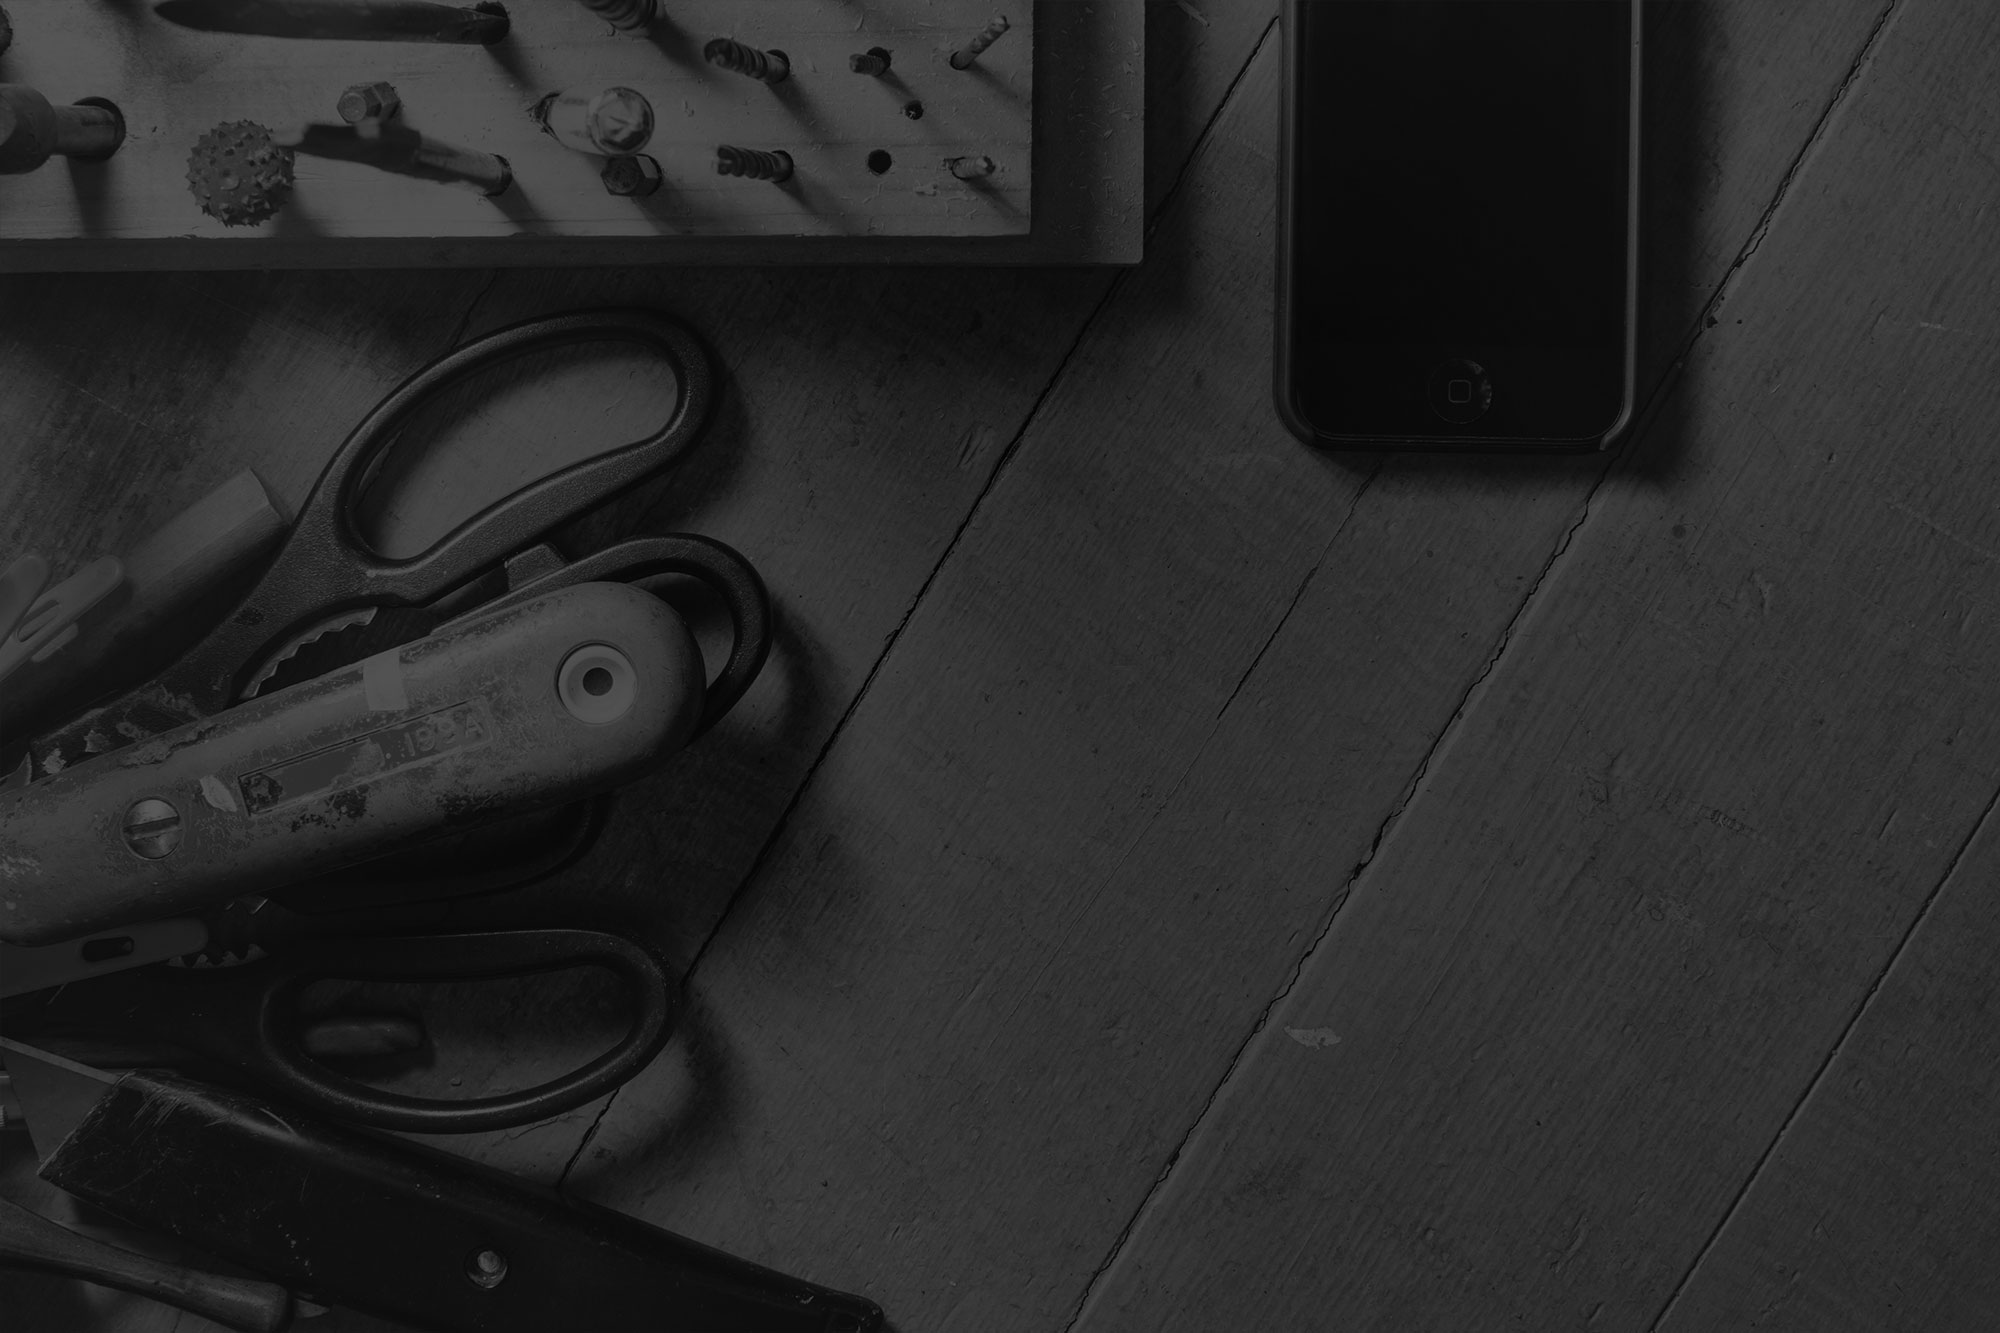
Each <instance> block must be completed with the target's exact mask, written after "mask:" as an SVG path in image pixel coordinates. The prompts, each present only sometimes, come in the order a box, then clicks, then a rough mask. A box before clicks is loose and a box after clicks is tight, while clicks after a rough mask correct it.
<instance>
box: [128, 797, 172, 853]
mask: <svg viewBox="0 0 2000 1333" xmlns="http://www.w3.org/2000/svg"><path fill="white" fill-rule="evenodd" d="M125 845H126V846H127V847H130V848H131V849H132V850H133V851H135V852H137V853H138V854H139V855H140V856H143V857H145V858H146V859H147V860H148V861H157V860H159V859H160V858H161V857H163V856H165V855H166V854H167V853H169V852H171V851H173V849H174V848H176V847H178V846H180V845H181V812H180V811H178V810H176V809H174V808H173V807H172V806H171V805H168V804H167V803H166V802H165V801H163V800H161V799H160V798H159V797H157V796H149V797H147V798H146V799H145V800H143V801H134V802H133V803H132V808H131V809H130V810H127V811H126V812H125Z"/></svg>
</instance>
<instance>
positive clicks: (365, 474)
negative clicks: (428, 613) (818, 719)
mask: <svg viewBox="0 0 2000 1333" xmlns="http://www.w3.org/2000/svg"><path fill="white" fill-rule="evenodd" d="M592 341H613V342H628V343H637V344H640V345H643V346H645V347H647V348H649V349H651V350H653V351H655V352H656V353H658V354H659V355H660V357H661V358H662V359H663V360H665V361H666V362H667V363H668V364H669V365H670V366H671V368H672V371H673V374H674V377H675V380H676V393H675V399H674V404H673V407H672V409H671V411H670V412H669V413H668V415H667V418H666V420H665V421H664V422H662V423H661V424H660V425H659V427H658V428H657V429H655V430H654V431H653V432H652V433H651V434H649V435H647V436H645V437H644V438H643V439H639V440H636V441H633V442H632V443H630V444H626V445H623V446H621V447H618V448H615V449H611V450H609V451H605V452H602V453H599V454H596V455H594V456H593V457H591V458H588V459H586V460H584V461H582V462H579V463H575V464H573V465H571V466H569V467H566V468H564V469H562V470H560V471H558V472H555V473H553V474H551V475H549V476H547V477H544V478H542V479H541V480H539V481H536V482H534V483H532V484H530V485H528V486H526V487H523V488H522V489H520V490H518V491H516V492H514V493H513V494H511V495H509V496H507V497H505V498H503V499H501V500H499V501H497V502H495V503H494V504H491V505H489V506H487V507H486V508H485V509H483V510H481V511H480V512H479V513H477V514H475V515H473V516H472V517H471V518H468V519H466V520H465V521H464V522H462V523H460V524H459V525H458V526H457V527H456V528H454V529H452V531H450V532H449V533H447V534H446V535H445V536H443V537H442V538H440V539H439V540H438V541H436V542H434V543H433V544H432V545H431V546H430V547H429V548H427V549H426V550H424V551H421V552H419V553H417V554H415V555H412V556H409V557H407V558H400V559H398V558H392V557H389V556H386V555H383V554H382V553H381V552H380V551H378V550H376V549H375V548H374V547H372V546H371V545H370V544H369V543H368V541H367V540H366V538H365V537H364V536H363V534H362V532H361V529H360V526H359V524H358V522H357V518H356V510H357V506H358V504H359V502H360V500H361V497H362V493H363V491H364V490H365V489H366V487H367V485H368V482H369V480H370V478H371V477H373V476H374V475H376V473H377V472H378V470H379V469H380V468H381V467H382V465H383V462H384V460H385V457H386V456H387V454H388V453H389V452H390V451H391V450H392V449H393V447H394V445H395V443H396V441H397V440H398V439H399V438H400V433H401V431H402V429H403V427H404V426H405V425H407V424H408V422H409V421H410V420H411V418H412V416H413V414H415V413H416V412H417V411H419V410H420V409H421V408H422V407H423V406H424V404H426V403H427V402H429V401H430V400H431V399H432V398H433V397H434V396H435V395H437V394H439V393H441V392H444V391H447V390H449V389H450V388H452V387H453V386H454V385H457V384H459V383H461V382H463V381H464V380H465V379H466V378H467V377H469V376H471V375H473V374H476V373H479V372H483V371H486V370H489V369H491V368H492V367H494V366H495V365H496V364H499V363H502V362H505V361H507V360H509V359H512V358H516V357H521V356H526V355H529V354H531V353H535V352H541V351H546V350H548V349H550V348H554V347H559V346H565V345H568V344H572V343H582V342H592ZM713 388H714V374H713V371H712V369H711V366H710V363H709V360H708V357H707V354H706V353H705V352H704V351H703V349H702V347H701V344H700V343H699V342H698V341H697V340H696V338H695V337H694V335H693V334H692V333H690V332H689V331H688V330H687V329H686V328H685V327H683V326H682V325H680V324H679V323H677V322H675V321H674V320H672V319H670V318H668V317H667V316H665V315H662V314H659V313H657V312H653V311H646V310H592V311H582V312H575V313H569V314H562V315H554V316H548V317H544V318H540V319H532V320H528V321H526V322H524V323H520V324H516V325H513V326H511V327H509V328H505V329H501V330H499V331H498V332H496V333H491V334H487V335H486V336H484V337H482V338H479V339H476V340H474V341H473V342H470V343H467V344H466V345H465V346H463V347H460V348H458V349H457V350H455V351H453V352H451V353H449V354H447V355H446V356H444V357H443V358H441V359H440V360H438V361H436V362H434V363H432V364H431V365H430V366H428V367H426V368H425V369H423V370H421V371H419V372H418V373H417V374H416V375H414V376H412V377H411V378H410V379H409V380H408V381H406V382H405V383H404V384H403V385H401V386H400V387H399V388H397V389H396V390H395V391H394V392H392V393H391V394H390V395H389V396H388V397H387V398H385V399H383V400H382V402H381V403H380V404H379V405H378V406H377V407H376V408H375V409H374V410H373V411H372V412H370V413H369V414H368V416H367V417H366V418H364V419H363V420H362V422H361V424H360V425H359V426H357V427H356V428H355V430H354V431H353V433H352V434H350V435H349V436H348V438H347V440H346V441H345V442H344V443H343V444H342V445H341V446H340V448H339V450H338V451H336V453H335V454H334V457H333V459H332V461H331V462H329V463H328V464H327V467H326V469H325V471H324V472H323V473H322V474H321V476H320V478H319V481H318V482H317V483H316V484H315V485H314V487H313V491H312V493H311V495H310V496H308V497H307V499H306V502H305V505H304V506H303V508H301V510H300V511H299V515H298V518H297V520H296V522H295V523H294V525H293V528H292V531H291V533H290V534H289V535H288V536H287V538H286V539H285V542H284V545H283V546H282V547H281V548H280V549H279V551H278V554H277V556H276V558H275V559H274V560H273V561H272V563H271V565H270V566H269V568H268V569H266V571H265V572H264V574H263V575H262V576H261V577H260V578H259V580H258V582H257V584H256V586H254V587H253V588H252V589H251V590H250V591H249V593H248V594H246V595H245V597H244V598H243V600H242V602H241V603H240V604H239V605H238V606H237V607H236V609H235V610H234V611H233V612H232V613H231V614H230V615H229V616H228V617H226V618H225V619H224V620H223V621H222V622H221V623H220V624H219V625H217V626H216V627H215V628H214V629H213V630H212V631H211V632H210V633H209V634H208V635H207V636H206V637H205V638H203V639H202V640H201V641H200V642H199V643H197V644H196V645H195V646H194V647H193V648H191V649H189V650H188V651H187V652H186V653H184V654H183V655H182V656H181V657H180V658H179V659H178V660H177V661H176V662H175V663H174V664H173V665H171V666H170V667H168V668H167V669H166V670H165V671H163V672H162V673H161V674H160V675H159V676H157V677H156V678H155V679H154V680H152V681H151V682H149V683H147V684H146V685H143V686H140V687H139V688H137V689H135V690H133V691H130V692H128V693H127V694H125V695H123V696H121V697H119V698H117V699H115V700H113V701H111V702H109V703H107V704H104V705H102V706H100V707H98V708H95V709H93V710H91V711H90V712H88V713H86V714H84V715H83V716H82V717H79V718H77V719H74V720H72V721H70V722H68V723H67V724H65V725H63V726H60V727H58V728H56V729H54V730H52V731H50V732H49V733H47V734H46V735H44V736H43V737H41V738H40V739H38V740H37V741H35V742H34V743H33V744H32V745H31V746H30V755H31V758H32V760H33V768H32V776H34V777H37V778H39V777H42V776H45V775H46V774H48V773H51V772H54V771H56V770H58V769H60V768H62V767H65V766H67V765H69V764H72V763H77V762H81V761H83V760H85V759H88V758H89V757H90V756H92V755H93V754H97V753H101V752H102V751H103V750H104V749H105V748H107V746H112V747H115V746H117V745H121V744H124V743H125V742H126V741H129V740H133V739H139V738H143V737H147V736H154V735H158V734H160V733H161V732H164V731H168V730H172V729H173V728H175V727H178V726H183V725H185V724H187V723H189V722H192V721H195V720H198V719H199V718H202V717H207V716H210V715H212V714H214V713H217V712H220V711H222V710H223V709H225V708H228V707H230V706H231V705H233V704H235V703H236V702H238V701H239V700H240V699H242V698H244V697H247V696H248V695H249V694H252V693H255V691H256V689H257V687H258V685H259V684H260V683H261V682H262V681H263V680H265V679H266V678H268V676H269V675H270V673H271V671H272V670H273V669H274V668H275V667H276V666H277V665H278V664H279V663H281V662H283V661H284V660H285V659H286V658H288V657H289V656H290V655H291V654H292V653H293V652H294V651H295V650H296V649H297V648H298V647H299V646H300V645H301V644H304V643H307V642H310V641H311V640H312V639H314V638H316V637H318V636H319V635H320V634H322V633H324V632H326V631H328V630H330V629H334V628H340V627H344V626H347V625H353V624H359V623H365V622H366V621H367V620H368V619H369V618H370V617H372V616H373V615H374V613H375V612H376V611H378V610H382V609H404V608H433V607H436V606H437V605H438V604H439V603H440V602H447V603H448V602H449V595H450V594H452V593H453V592H454V591H455V590H459V589H462V588H464V587H465V586H466V585H468V584H471V583H473V581H474V580H477V579H481V576H483V575H487V574H489V573H491V572H492V571H494V570H496V569H499V568H501V567H502V566H503V564H506V563H508V562H509V558H510V557H515V558H519V557H522V556H523V555H524V554H526V553H528V552H529V551H531V550H532V549H534V548H533V543H535V542H536V541H537V540H539V539H540V538H541V537H542V536H543V535H544V534H546V533H547V532H549V531H550V530H551V529H553V528H555V527H557V526H558V525H560V524H562V523H564V522H566V521H567V520H569V519H571V518H574V517H575V516H577V515H578V514H580V513H582V512H584V511H585V510H588V509H590V508H592V507H593V506H595V505H598V504H600V503H602V502H604V501H605V500H608V499H610V498H611V497H613V496H615V495H616V494H618V493H619V492H621V491H623V490H624V489H626V488H627V487H629V486H631V485H632V484H633V483H635V482H637V481H639V480H640V479H642V478H644V477H645V476H647V475H649V474H651V473H653V472H655V471H657V470H659V469H661V468H663V467H665V466H667V465H668V464H669V463H671V462H673V461H674V460H675V459H676V458H678V457H679V456H680V454H681V453H682V452H683V451H684V450H685V449H686V448H687V447H688V445H690V444H691V443H693V441H694V440H695V439H696V437H697V436H698V435H699V434H700V432H701V430H702V427H703V425H704V424H705V421H706V418H707V415H708V411H709V408H710V405H711V402H712V399H713ZM655 540H669V541H679V542H681V543H683V545H682V549H681V553H680V557H679V558H680V559H681V561H682V564H683V566H684V568H682V569H681V570H680V571H678V572H684V573H689V574H692V575H694V576H695V577H697V578H700V579H702V580H703V581H704V582H706V583H707V584H708V585H709V586H710V587H711V588H713V589H714V590H715V592H716V593H717V594H718V596H720V597H721V599H722V600H723V602H724V603H725V605H727V606H728V608H729V613H730V618H731V621H732V625H733V627H734V628H735V630H736V632H737V635H738V639H737V643H736V646H735V648H734V650H733V651H732V653H731V660H730V665H729V667H728V668H725V670H724V672H723V673H722V675H721V676H720V678H719V679H718V680H717V681H716V682H715V683H714V684H713V685H712V686H711V694H710V703H709V706H708V710H707V714H706V715H705V717H704V722H705V723H706V722H707V721H710V720H712V719H713V717H714V716H716V715H719V713H720V711H721V710H722V709H724V708H727V706H728V704H729V703H733V702H734V700H735V698H736V696H738V695H740V694H741V693H742V690H743V688H744V687H747V685H748V684H749V678H750V677H751V676H754V674H755V671H756V667H757V666H758V665H761V663H762V660H763V654H764V651H765V648H766V646H767V642H768V632H767V626H768V608H767V604H766V602H765V600H764V593H763V588H762V585H761V584H760V583H759V582H758V580H757V577H756V574H755V572H754V571H753V570H751V569H750V568H749V566H748V565H747V564H745V563H744V561H743V560H742V558H741V557H740V556H738V555H737V554H736V553H735V552H734V551H731V550H730V549H729V548H728V547H726V546H723V545H722V544H721V543H718V542H710V541H706V540H705V539H698V538H663V539H655ZM540 549H542V550H546V549H547V548H540ZM548 559H549V560H553V561H555V562H557V563H558V564H559V563H560V559H561V558H560V557H559V556H556V555H555V554H554V552H552V551H550V552H548ZM532 563H533V562H530V564H531V565H532ZM544 567H545V566H544ZM536 572H537V573H539V572H541V571H540V570H539V569H538V570H537V571H536ZM572 581H574V580H572ZM465 609H466V608H463V607H459V606H455V605H454V606H450V608H449V612H443V611H442V610H441V614H458V613H459V612H461V611H463V610H465ZM418 632H419V633H423V632H428V631H427V630H421V631H418Z"/></svg>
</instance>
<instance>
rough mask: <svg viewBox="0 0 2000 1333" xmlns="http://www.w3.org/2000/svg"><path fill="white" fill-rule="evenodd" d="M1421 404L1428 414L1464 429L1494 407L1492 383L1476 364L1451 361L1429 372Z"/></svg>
mask: <svg viewBox="0 0 2000 1333" xmlns="http://www.w3.org/2000/svg"><path fill="white" fill-rule="evenodd" d="M1424 401H1425V402H1427V403H1429V404H1430V405H1431V411H1433V412H1435V413H1437V414H1438V415H1439V416H1440V417H1443V418H1444V419H1445V420H1446V421H1449V422H1451V423H1452V424H1453V425H1455V426H1463V425H1465V424H1466V423H1468V422H1472V421H1477V420H1479V418H1481V417H1483V416H1485V415H1486V409H1487V408H1489V407H1491V406H1493V382H1492V381H1491V380H1489V379H1487V378H1486V369H1485V367H1483V366H1481V365H1480V364H1479V363H1478V362H1476V361H1467V360H1464V359H1462V358H1459V357H1453V358H1452V359H1451V360H1449V361H1441V362H1439V363H1438V365H1437V367H1436V368H1435V369H1433V370H1432V371H1431V376H1430V380H1429V382H1428V383H1427V384H1425V386H1424Z"/></svg>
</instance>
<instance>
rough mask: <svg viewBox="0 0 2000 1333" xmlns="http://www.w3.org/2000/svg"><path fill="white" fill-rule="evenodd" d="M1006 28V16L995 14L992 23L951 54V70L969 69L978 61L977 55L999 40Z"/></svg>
mask: <svg viewBox="0 0 2000 1333" xmlns="http://www.w3.org/2000/svg"><path fill="white" fill-rule="evenodd" d="M1007 28H1008V23H1007V16H1006V15H1005V14H995V15H994V16H993V21H992V22H990V23H988V24H987V25H986V26H985V27H984V28H981V29H980V30H979V33H978V35H977V36H975V37H974V38H973V39H972V40H971V41H969V42H967V43H966V44H965V45H964V46H961V47H959V48H958V50H956V51H953V52H952V53H951V67H952V68H953V69H971V68H972V62H973V61H975V60H977V59H979V53H980V52H982V51H984V50H985V49H986V48H987V47H989V46H991V45H993V43H995V42H997V41H999V40H1000V38H1001V37H1002V36H1003V35H1004V34H1005V33H1006V31H1007Z"/></svg>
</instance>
